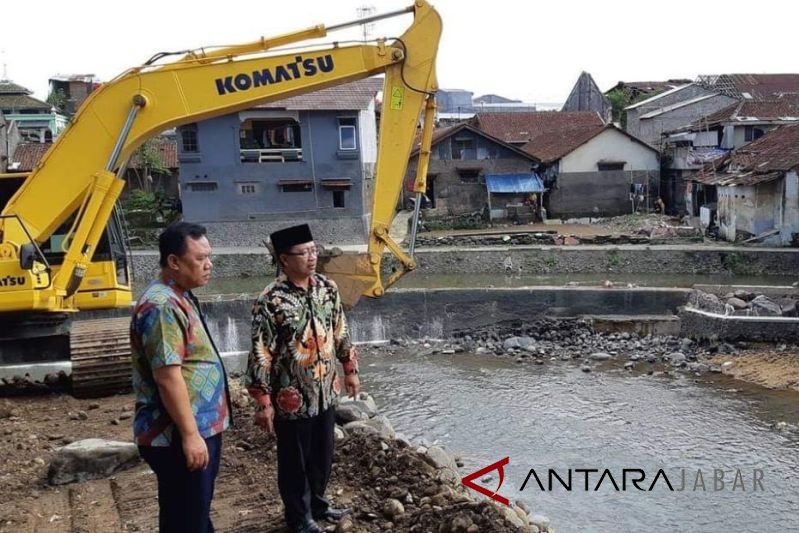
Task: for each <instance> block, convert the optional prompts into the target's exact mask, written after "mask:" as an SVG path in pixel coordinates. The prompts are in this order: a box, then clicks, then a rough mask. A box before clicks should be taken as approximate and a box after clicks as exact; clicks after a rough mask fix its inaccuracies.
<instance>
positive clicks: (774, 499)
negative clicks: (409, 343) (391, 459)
mask: <svg viewBox="0 0 799 533" xmlns="http://www.w3.org/2000/svg"><path fill="white" fill-rule="evenodd" d="M403 352H404V353H399V351H398V353H395V354H386V353H378V354H374V355H370V356H369V358H368V359H366V358H364V360H363V362H362V373H363V382H364V384H365V386H366V387H367V388H368V390H369V391H370V392H372V393H373V394H374V396H375V397H376V399H377V400H378V403H380V404H381V405H382V408H383V410H384V412H385V413H386V415H387V416H388V417H389V419H390V420H391V421H392V422H393V424H394V426H395V428H396V429H397V431H399V432H401V433H403V434H404V435H406V436H407V437H409V438H411V439H417V438H424V439H427V440H428V441H430V442H434V441H436V440H440V441H441V443H443V444H445V445H447V446H448V447H449V448H450V449H451V450H452V451H454V452H456V453H458V454H460V456H461V457H462V459H463V461H464V463H465V465H464V468H463V472H467V473H468V472H472V471H475V470H478V469H480V468H482V467H485V466H488V465H490V464H492V463H495V462H497V461H499V460H500V459H502V458H504V457H509V463H508V464H507V466H505V470H504V474H505V479H504V483H503V484H502V487H501V489H500V490H499V494H501V495H503V496H505V497H507V498H508V499H510V500H511V501H516V500H521V501H523V502H525V503H526V504H527V505H528V506H529V507H530V509H531V510H532V511H533V512H534V513H538V514H543V515H546V516H548V517H549V518H550V519H551V520H552V525H553V526H554V527H555V528H556V529H557V531H558V532H559V533H565V532H609V531H613V532H621V531H630V532H644V531H698V532H716V531H718V532H726V531H736V530H752V531H799V519H798V518H797V516H799V476H797V474H798V473H799V472H798V471H797V468H798V467H799V426H798V425H797V424H799V395H797V394H795V393H787V392H773V391H767V390H765V389H761V388H758V387H749V386H746V385H744V384H741V383H740V382H735V381H732V380H731V379H729V378H727V377H725V376H719V377H718V378H716V379H711V380H710V381H708V380H709V378H706V377H704V378H701V380H702V381H699V379H700V378H692V377H686V376H678V377H657V376H647V375H646V374H645V373H643V374H641V375H631V374H630V373H628V372H625V371H624V370H621V369H609V370H606V371H600V372H592V373H590V374H586V373H583V372H581V370H580V367H579V365H572V364H571V363H569V362H561V361H558V362H550V363H547V364H545V365H542V366H536V365H531V364H526V365H518V364H515V363H514V362H513V361H509V360H503V359H498V358H495V357H493V356H491V355H485V354H483V355H469V354H455V355H440V354H439V355H418V354H417V355H413V354H411V353H407V350H403ZM531 469H533V470H535V472H536V475H537V476H538V477H539V479H540V482H541V486H539V484H538V483H537V482H536V480H535V478H534V477H532V476H530V478H529V479H528V480H527V484H526V485H525V487H524V490H520V489H521V488H522V486H523V484H524V482H525V479H526V478H527V477H528V475H529V474H530V470H531ZM570 469H571V471H572V484H571V490H566V489H565V488H564V487H563V485H562V484H560V483H558V482H557V480H555V479H554V478H553V481H554V483H553V489H552V490H551V491H550V490H549V486H548V481H549V480H548V475H549V471H550V470H553V471H555V472H556V473H557V474H558V475H559V476H560V477H561V478H563V479H564V480H567V476H568V472H569V470H570ZM579 469H582V470H589V469H595V470H596V471H597V472H582V471H579V472H578V470H579ZM605 469H607V470H608V471H609V476H610V477H607V476H606V477H605V478H604V479H602V480H601V483H600V484H599V487H598V489H597V484H598V482H599V481H600V477H601V476H602V474H603V473H604V471H605ZM625 469H637V470H642V471H643V474H644V475H645V476H646V477H645V479H644V481H642V482H640V483H639V484H638V486H639V487H641V488H643V489H644V490H639V489H637V488H635V486H634V485H633V484H632V482H631V481H632V479H633V478H635V479H640V473H634V472H628V474H627V476H626V477H627V485H626V490H624V489H623V481H624V479H623V478H624V470H625ZM659 470H662V471H663V474H661V475H660V476H659V477H658V471H659ZM700 472H701V473H700ZM738 473H740V477H739V479H737V480H736V475H737V474H738ZM492 474H493V479H491V480H490V481H486V482H485V483H484V485H485V486H486V487H488V488H490V489H491V490H492V491H493V490H494V489H495V488H496V487H497V484H498V476H497V471H494V472H492ZM700 476H701V477H700ZM586 477H587V479H588V481H587V483H588V490H586V489H585V484H586ZM611 477H612V478H613V480H612V481H611ZM666 479H668V481H669V483H666ZM653 481H654V482H655V483H654V486H653V485H652V483H653ZM614 482H615V485H617V486H618V489H619V490H616V487H615V486H614ZM669 484H671V487H672V488H673V489H674V490H670V488H669ZM542 486H543V488H544V489H546V490H543V491H542V490H541V487H542ZM703 487H704V490H703ZM650 488H651V489H652V490H651V491H650V490H648V489H650ZM595 489H597V490H595Z"/></svg>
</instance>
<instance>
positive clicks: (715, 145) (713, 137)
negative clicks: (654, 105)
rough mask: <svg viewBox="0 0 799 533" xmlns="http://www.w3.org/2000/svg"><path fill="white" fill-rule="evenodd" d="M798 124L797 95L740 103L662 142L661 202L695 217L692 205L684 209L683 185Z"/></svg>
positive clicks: (694, 208) (666, 136)
mask: <svg viewBox="0 0 799 533" xmlns="http://www.w3.org/2000/svg"><path fill="white" fill-rule="evenodd" d="M797 121H799V95H797V94H785V95H782V96H780V97H777V98H774V97H771V98H770V99H765V100H746V99H742V100H739V101H738V102H736V103H734V104H732V105H730V106H729V107H726V108H724V109H722V110H721V111H718V112H716V113H713V114H712V115H710V116H707V117H704V118H702V119H700V120H698V121H696V122H695V123H693V124H691V125H689V126H686V127H684V128H680V129H678V130H676V131H673V132H671V133H668V134H666V135H665V136H664V138H663V154H664V156H665V157H664V160H665V164H664V182H665V183H664V185H665V187H664V188H665V189H667V190H666V191H665V192H664V193H663V194H664V199H665V201H666V204H667V205H668V206H670V207H671V206H673V207H674V209H675V211H677V212H686V213H687V214H689V215H691V216H698V215H699V211H698V209H699V206H698V205H697V204H696V203H694V204H693V206H692V209H690V210H689V209H687V207H686V205H685V204H684V202H683V200H684V197H685V182H686V181H687V180H688V179H689V178H690V177H691V176H693V175H694V174H696V173H697V172H699V171H700V170H701V169H702V168H703V167H704V165H706V164H707V163H709V162H712V161H713V160H715V159H718V158H720V157H722V156H723V155H724V154H725V153H726V152H728V151H729V150H732V149H734V148H740V147H741V146H744V145H746V144H748V143H750V142H752V141H755V140H757V139H759V138H760V137H762V136H763V135H764V134H765V133H766V132H768V131H770V130H772V129H774V128H777V127H778V126H780V125H785V124H794V123H796V122H797Z"/></svg>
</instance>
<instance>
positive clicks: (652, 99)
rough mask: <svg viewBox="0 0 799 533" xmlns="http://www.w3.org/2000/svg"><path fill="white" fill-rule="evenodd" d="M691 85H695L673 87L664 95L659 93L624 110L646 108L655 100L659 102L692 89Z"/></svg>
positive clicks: (687, 84)
mask: <svg viewBox="0 0 799 533" xmlns="http://www.w3.org/2000/svg"><path fill="white" fill-rule="evenodd" d="M691 85H693V83H686V84H685V85H680V86H678V87H672V88H671V89H668V90H667V91H664V92H662V93H658V94H656V95H654V96H650V97H649V98H647V99H646V100H641V101H640V102H636V103H634V104H632V105H629V106H627V107H625V108H624V109H637V108H639V107H641V106H644V105H647V104H651V103H652V102H654V101H655V100H659V99H661V98H663V97H664V96H669V95H671V94H674V93H676V92H679V91H682V90H683V89H685V88H686V87H690V86H691Z"/></svg>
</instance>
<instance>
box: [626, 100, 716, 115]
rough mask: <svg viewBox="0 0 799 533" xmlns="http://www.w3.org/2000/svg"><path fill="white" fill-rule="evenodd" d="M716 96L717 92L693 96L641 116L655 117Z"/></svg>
mask: <svg viewBox="0 0 799 533" xmlns="http://www.w3.org/2000/svg"><path fill="white" fill-rule="evenodd" d="M714 96H717V95H715V94H706V95H703V96H697V97H696V98H691V99H690V100H685V101H683V102H677V103H676V104H672V105H668V106H665V107H661V108H659V109H655V110H654V111H650V112H649V113H646V114H644V115H641V118H642V119H645V118H654V117H656V116H658V115H662V114H663V113H668V112H669V111H674V110H676V109H680V108H682V107H685V106H689V105H692V104H696V103H698V102H701V101H703V100H707V99H708V98H713V97H714ZM627 109H630V108H629V107H628V108H627Z"/></svg>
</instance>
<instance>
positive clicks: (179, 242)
mask: <svg viewBox="0 0 799 533" xmlns="http://www.w3.org/2000/svg"><path fill="white" fill-rule="evenodd" d="M205 233H206V232H205V228H204V227H203V226H200V225H199V224H192V223H191V222H175V223H174V224H172V225H170V226H169V227H167V228H166V229H165V230H164V231H162V232H161V235H159V236H158V251H159V252H160V253H161V258H160V260H159V263H160V265H161V268H164V267H166V265H167V258H168V257H169V256H170V255H176V256H178V257H181V256H182V255H183V254H185V253H186V248H187V246H186V237H191V238H192V239H195V240H197V239H199V238H201V237H204V236H205Z"/></svg>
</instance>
